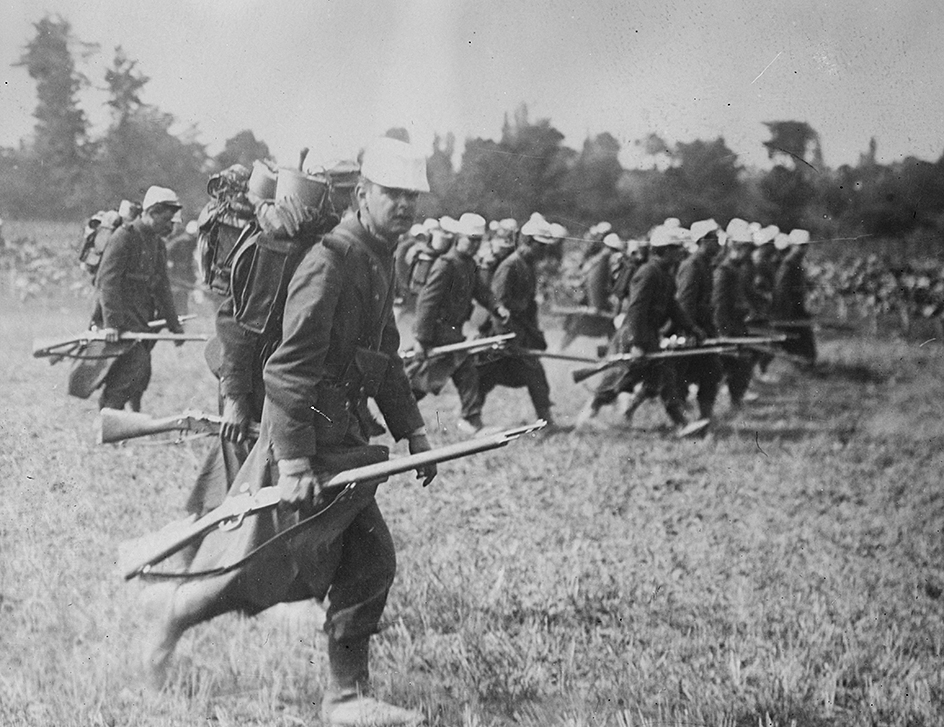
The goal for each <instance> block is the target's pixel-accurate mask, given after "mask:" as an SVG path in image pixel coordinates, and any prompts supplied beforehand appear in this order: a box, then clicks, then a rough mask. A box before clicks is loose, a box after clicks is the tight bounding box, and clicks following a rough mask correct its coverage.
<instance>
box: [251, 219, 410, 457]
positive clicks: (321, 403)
mask: <svg viewBox="0 0 944 727" xmlns="http://www.w3.org/2000/svg"><path fill="white" fill-rule="evenodd" d="M393 251H394V246H393V245H390V244H389V243H387V242H385V241H383V240H381V239H379V238H376V237H374V236H373V235H371V234H370V233H369V232H368V231H367V230H365V229H364V227H363V226H362V225H361V223H360V220H359V219H358V217H356V216H354V217H351V218H350V219H347V220H345V221H344V222H342V223H341V224H340V225H338V226H337V227H336V228H335V229H334V230H333V231H332V232H330V233H328V235H326V236H325V238H324V239H323V241H322V244H320V245H315V246H314V247H312V248H311V249H310V250H309V251H308V253H307V254H306V255H305V257H304V259H303V260H302V261H301V263H300V264H299V266H298V269H297V270H296V271H295V274H294V276H293V277H292V281H291V283H290V284H289V289H288V296H287V299H286V301H285V316H284V321H283V326H282V342H281V343H280V344H279V346H278V348H277V349H276V350H275V352H274V353H273V354H272V356H271V357H270V358H269V360H268V363H267V364H266V367H265V372H264V380H265V392H266V400H265V414H264V417H263V419H264V421H267V422H268V424H269V427H270V431H271V436H272V442H273V449H274V452H275V457H276V459H279V460H281V459H288V458H296V457H304V456H309V457H311V456H314V455H315V454H316V453H317V452H318V450H319V448H325V449H331V448H333V447H335V446H340V445H342V442H343V441H344V440H345V439H347V440H348V441H350V439H351V437H353V438H355V439H357V438H360V437H361V436H362V435H361V433H360V429H359V424H358V423H357V421H356V417H355V415H354V413H353V412H354V408H355V406H356V403H357V401H358V400H359V399H360V397H361V396H362V395H363V392H365V391H366V392H367V393H369V394H371V395H372V396H373V397H374V399H375V400H376V402H377V405H378V407H379V408H380V411H381V413H382V414H383V416H384V419H385V420H386V423H387V426H388V428H389V429H390V433H391V434H392V435H393V436H394V438H395V439H402V438H403V437H405V436H407V435H408V434H410V433H411V432H413V431H415V430H417V429H419V428H420V427H422V426H423V417H422V416H421V415H420V412H419V409H418V408H417V406H416V400H415V399H414V398H413V394H412V392H411V391H410V383H409V380H408V379H407V376H406V374H405V372H404V370H403V361H402V360H401V359H400V356H399V354H398V350H399V347H400V334H399V333H398V331H397V326H396V322H395V320H394V316H393V296H394V291H393V285H394V277H393ZM370 350H374V351H378V352H379V353H381V354H385V357H381V362H382V363H381V364H380V365H379V366H378V365H377V359H378V357H377V356H371V355H366V356H365V355H362V354H365V353H367V354H369V351H370ZM365 362H366V363H365Z"/></svg>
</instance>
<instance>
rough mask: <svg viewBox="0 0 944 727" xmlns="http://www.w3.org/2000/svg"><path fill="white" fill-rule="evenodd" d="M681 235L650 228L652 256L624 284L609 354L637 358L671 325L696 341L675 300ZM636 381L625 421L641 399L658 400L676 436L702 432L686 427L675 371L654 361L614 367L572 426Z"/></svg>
mask: <svg viewBox="0 0 944 727" xmlns="http://www.w3.org/2000/svg"><path fill="white" fill-rule="evenodd" d="M685 232H686V231H684V230H682V229H681V228H679V227H672V228H669V227H664V226H659V227H656V228H655V229H654V230H653V232H652V238H651V241H650V243H651V248H652V256H651V257H650V259H649V261H648V262H647V263H645V264H644V265H643V266H642V267H641V268H639V270H638V271H637V272H636V275H635V276H634V277H633V281H632V284H631V285H630V298H629V303H628V305H627V308H626V317H625V318H624V320H623V321H622V325H621V326H620V328H619V329H618V330H617V331H616V335H615V336H614V337H613V340H612V341H611V342H610V353H612V354H623V353H630V354H632V355H634V356H638V357H640V359H642V358H643V357H644V356H645V355H646V354H650V353H655V352H657V351H659V350H660V349H659V345H660V341H661V338H662V330H663V328H664V327H666V326H667V324H672V325H673V326H674V328H675V329H676V330H679V331H683V332H687V333H689V334H691V335H693V336H694V337H695V338H696V339H701V338H704V336H705V334H704V332H703V331H702V330H701V329H700V328H699V327H698V326H697V325H696V324H695V322H694V321H692V320H691V318H689V317H688V315H687V314H686V313H685V311H683V310H682V308H681V307H680V306H679V304H678V301H677V300H676V298H675V280H674V277H673V276H674V274H675V270H676V267H677V265H678V262H679V260H680V259H681V257H682V255H683V244H684V242H685ZM637 383H642V387H641V388H640V390H639V391H637V392H635V394H634V395H633V398H632V400H631V402H630V404H629V406H628V407H627V409H626V411H625V412H624V416H625V417H626V419H627V420H631V419H632V416H633V414H634V413H635V412H636V410H637V409H638V408H639V407H640V406H641V405H642V403H643V402H644V401H646V400H647V399H651V398H654V397H656V396H660V397H661V399H662V402H663V405H664V406H665V411H666V413H667V414H668V415H669V418H670V419H671V420H672V422H673V424H675V426H676V427H677V429H676V433H677V435H678V436H692V435H694V434H697V433H698V432H700V431H701V430H703V429H704V427H705V426H706V424H707V422H702V421H699V422H694V423H693V424H692V425H689V422H688V420H687V418H686V417H685V414H684V412H683V411H682V402H681V401H680V399H679V396H678V383H677V380H676V376H675V368H674V366H672V365H671V364H670V363H668V362H665V361H660V360H653V361H640V363H638V364H635V365H633V366H629V365H627V366H616V367H614V368H612V369H609V370H608V371H606V372H605V373H604V376H603V380H602V381H601V382H600V385H599V386H598V387H597V390H596V392H595V393H594V395H593V397H592V398H591V399H590V401H589V402H588V403H587V405H586V406H585V407H584V409H583V410H582V411H581V413H580V415H579V416H578V420H577V426H578V427H580V428H582V427H584V426H587V425H589V424H590V422H591V421H592V420H593V419H594V418H595V417H596V415H597V414H598V413H599V411H600V409H601V408H602V407H603V406H604V405H606V404H609V403H612V402H613V401H615V400H616V398H617V396H618V395H619V394H620V393H621V392H623V391H626V392H631V391H633V389H634V388H635V386H636V384H637Z"/></svg>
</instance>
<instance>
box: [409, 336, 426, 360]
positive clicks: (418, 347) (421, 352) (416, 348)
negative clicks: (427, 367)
mask: <svg viewBox="0 0 944 727" xmlns="http://www.w3.org/2000/svg"><path fill="white" fill-rule="evenodd" d="M428 356H429V349H428V348H427V347H426V346H424V345H423V344H422V343H420V342H419V341H417V342H416V343H415V344H413V359H414V360H415V361H425V360H426V359H427V357H428Z"/></svg>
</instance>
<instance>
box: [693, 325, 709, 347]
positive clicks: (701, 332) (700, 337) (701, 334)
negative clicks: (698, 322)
mask: <svg viewBox="0 0 944 727" xmlns="http://www.w3.org/2000/svg"><path fill="white" fill-rule="evenodd" d="M692 335H693V336H695V343H697V344H698V345H701V343H702V341H704V340H705V339H706V338H708V334H707V333H705V329H704V328H702V327H701V326H695V328H693V329H692Z"/></svg>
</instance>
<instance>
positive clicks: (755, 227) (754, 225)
mask: <svg viewBox="0 0 944 727" xmlns="http://www.w3.org/2000/svg"><path fill="white" fill-rule="evenodd" d="M747 226H748V227H749V228H750V229H751V232H757V231H758V230H759V229H760V228H761V227H763V225H762V224H761V223H760V222H751V223H749V224H748V225H747Z"/></svg>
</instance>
